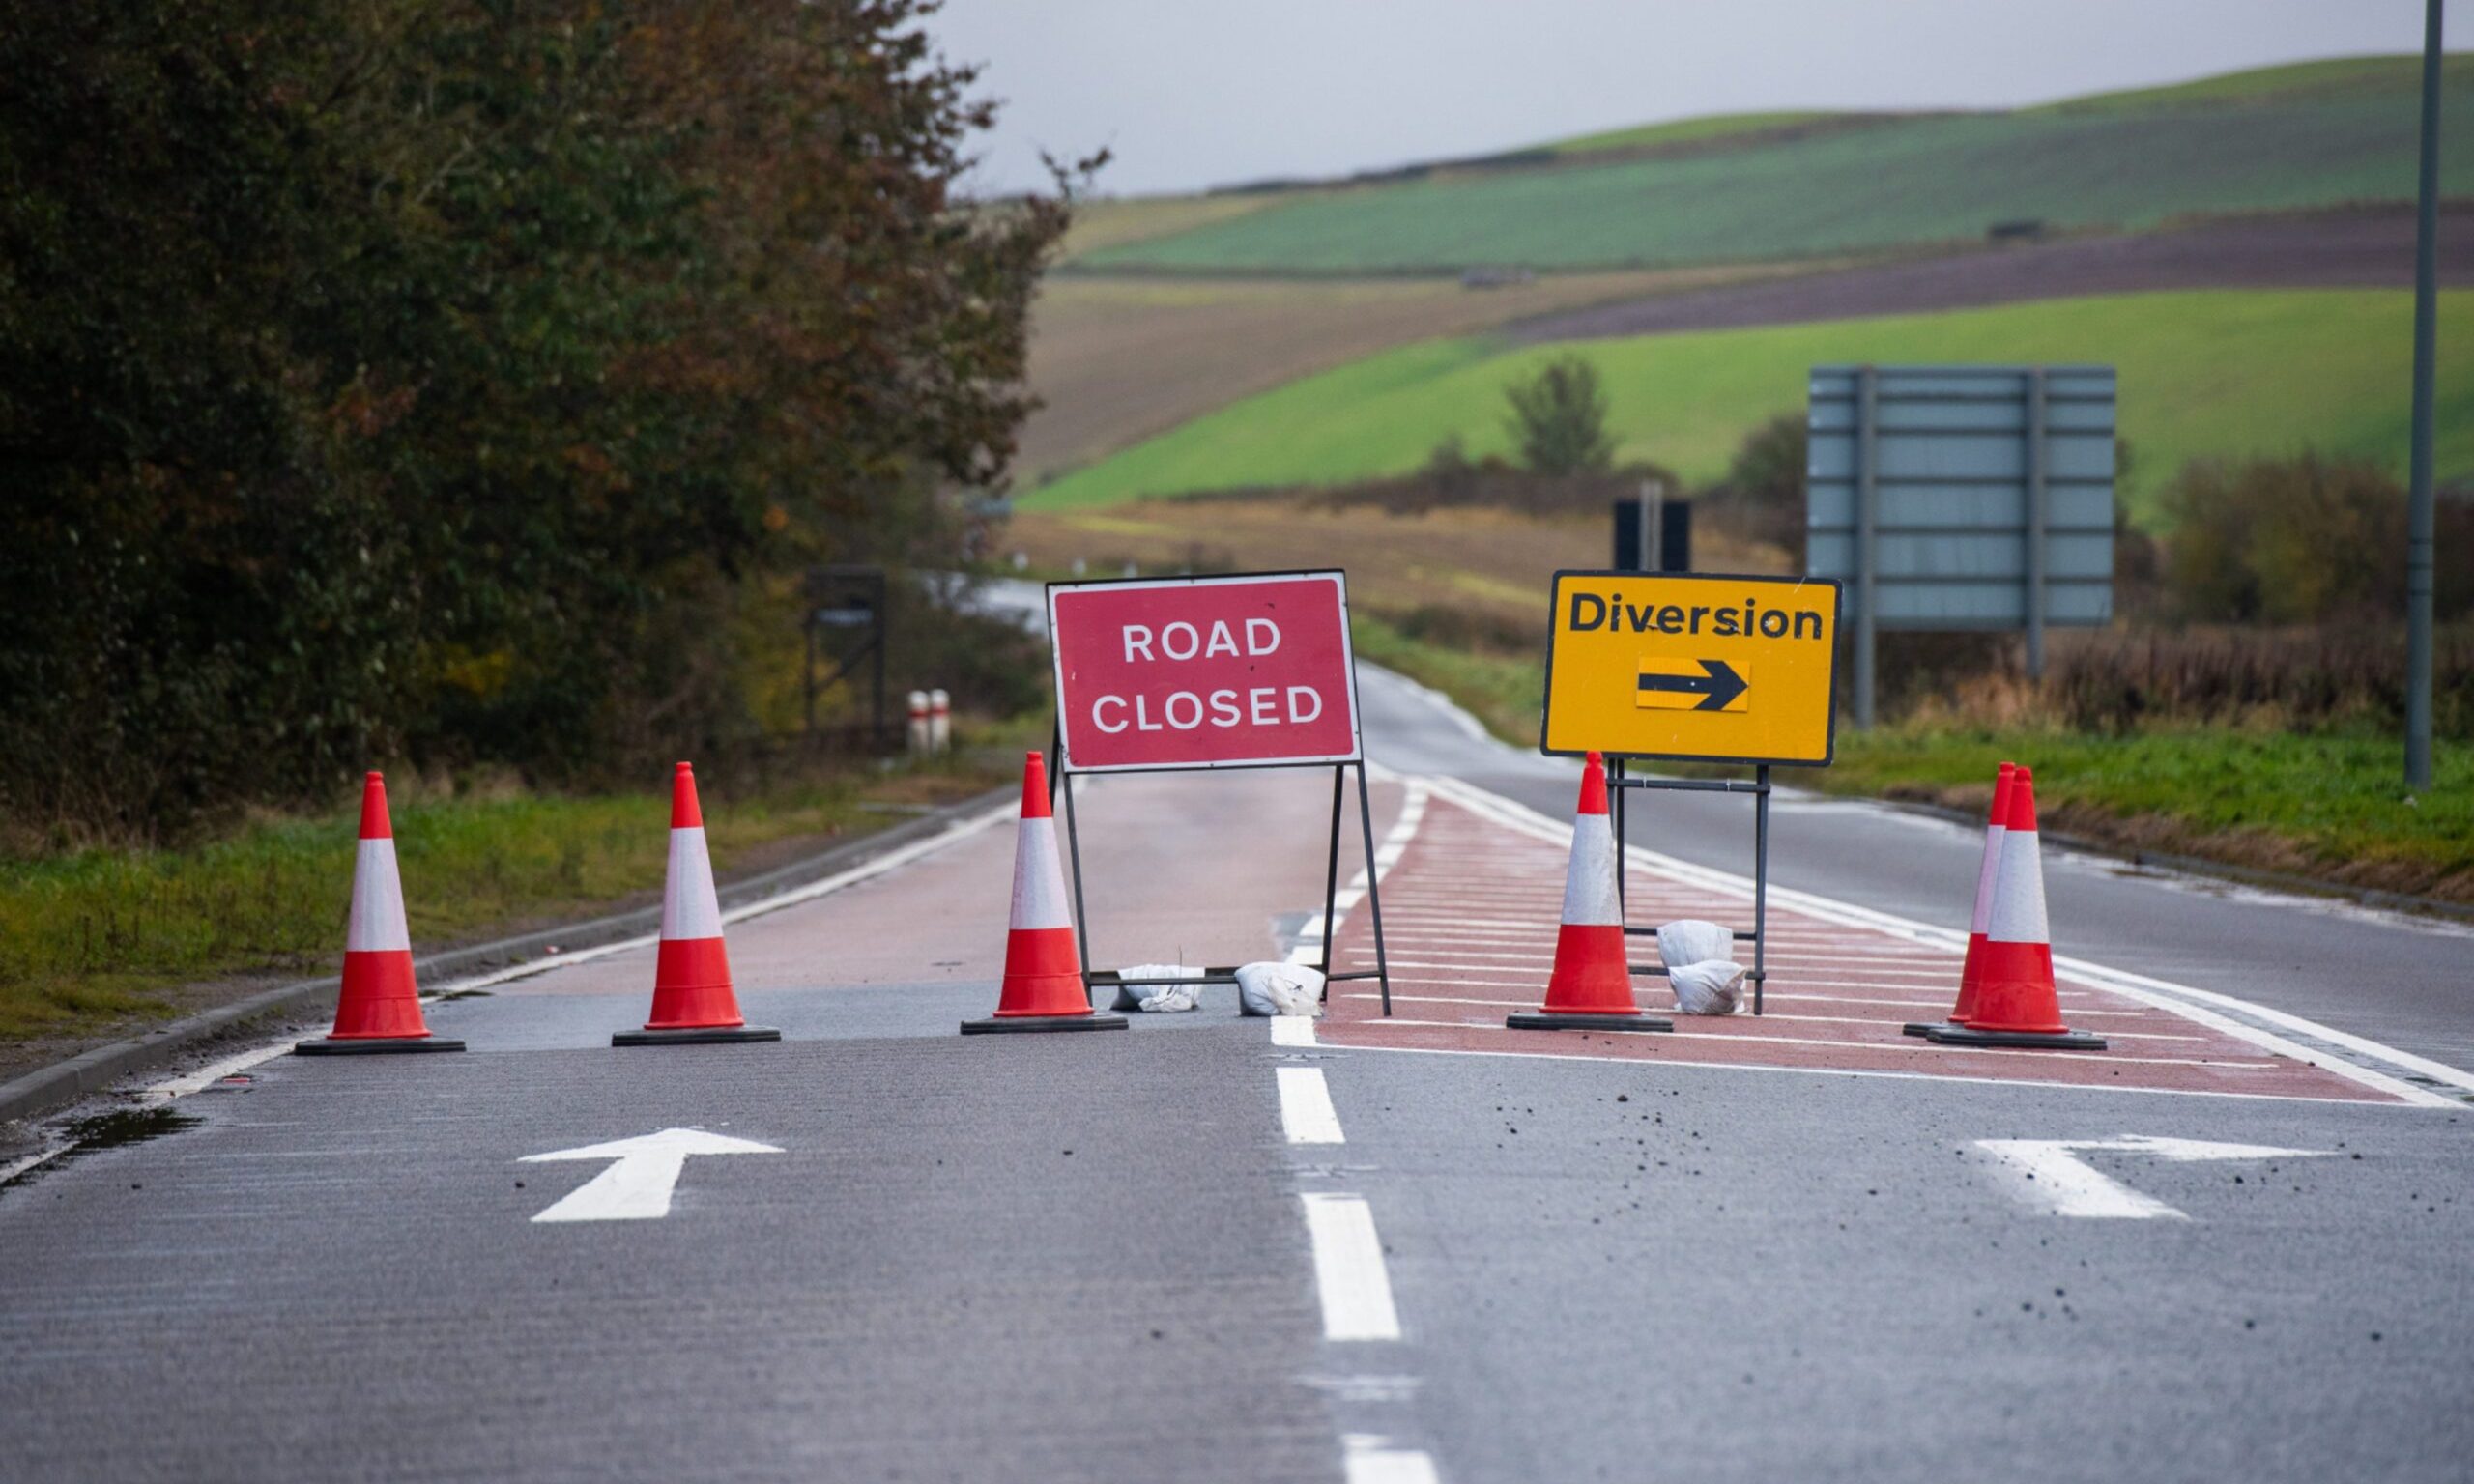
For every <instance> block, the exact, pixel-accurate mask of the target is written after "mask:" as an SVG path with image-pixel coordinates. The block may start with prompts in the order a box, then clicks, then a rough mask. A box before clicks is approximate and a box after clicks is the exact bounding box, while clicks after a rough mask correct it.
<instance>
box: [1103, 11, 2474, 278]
mask: <svg viewBox="0 0 2474 1484" xmlns="http://www.w3.org/2000/svg"><path fill="white" fill-rule="evenodd" d="M2446 93H2447V99H2446V101H2445V104H2444V109H2443V115H2442V118H2443V143H2442V146H2441V150H2440V159H2441V165H2442V186H2443V188H2444V189H2445V190H2448V191H2450V192H2452V193H2464V192H2469V191H2474V57H2458V58H2452V59H2450V62H2449V65H2448V68H2447V83H2446ZM2417 109H2418V97H2417V84H2416V70H2415V65H2414V63H2413V61H2412V59H2410V58H2365V59H2347V60H2345V61H2342V62H2339V63H2335V64H2327V65H2324V66H2322V67H2321V68H2320V70H2319V71H2316V72H2310V71H2306V72H2304V73H2302V74H2300V75H2299V76H2296V75H2282V76H2280V75H2279V74H2276V73H2270V74H2264V75H2263V74H2236V75H2235V76H2232V77H2227V78H2215V79H2206V80H2203V81H2201V82H2199V83H2194V84H2188V85H2185V86H2183V87H2179V88H2173V89H2167V90H2161V91H2152V92H2149V93H2144V94H2130V95H2114V96H2109V97H2107V98H2104V99H2100V100H2086V102H2085V103H2084V105H2083V104H2078V103H2064V104H2060V105H2054V106H2048V107H2044V108H2038V109H2029V110H2022V111H2018V112H2012V113H1982V114H1959V115H1936V116H1925V117H1915V118H1906V119H1896V120H1888V121H1884V122H1883V123H1881V124H1879V125H1877V126H1874V127H1868V128H1852V129H1824V130H1817V131H1814V132H1812V133H1810V134H1808V135H1806V136H1803V137H1798V138H1787V139H1777V138H1763V137H1761V136H1759V135H1758V134H1755V135H1750V136H1747V137H1746V139H1745V140H1744V142H1743V143H1742V144H1740V146H1738V147H1734V148H1724V149H1715V150H1709V151H1692V152H1686V153H1679V154H1674V155H1666V156H1655V157H1625V158H1611V159H1608V160H1605V161H1603V162H1592V161H1590V160H1589V158H1588V157H1586V156H1584V157H1581V158H1580V159H1579V160H1577V161H1575V162H1571V163H1564V162H1561V161H1558V162H1556V163H1552V164H1546V165H1540V166H1537V167H1532V168H1527V169H1516V170H1499V171H1485V172H1476V173H1453V174H1447V175H1444V176H1441V177H1438V178H1433V179H1428V180H1423V181H1412V182H1405V183H1401V184H1396V185H1369V186H1364V187H1359V188H1353V189H1345V190H1329V191H1318V192H1313V193H1305V194H1300V195H1298V196H1296V197H1294V198H1292V199H1289V200H1286V201H1283V202H1282V203H1281V204H1280V205H1278V206H1274V207H1271V208H1269V209H1267V210H1263V211H1259V212H1252V213H1249V214H1245V215H1243V216H1237V217H1232V218H1228V219H1224V220H1218V221H1213V222H1209V223H1204V224H1197V225H1195V226H1194V227H1192V228H1190V229H1187V230H1182V231H1173V232H1168V233H1165V234H1161V235H1157V236H1149V237H1145V238H1144V239H1142V240H1140V241H1136V242H1124V243H1115V244H1113V245H1109V246H1106V247H1102V248H1098V249H1096V250H1094V251H1092V252H1090V253H1087V254H1085V255H1084V256H1083V257H1081V258H1080V259H1079V263H1080V264H1081V266H1084V267H1088V268H1094V269H1100V268H1134V267H1140V268H1145V269H1151V270H1167V271H1187V272H1323V273H1353V272H1356V273H1362V272H1372V271H1454V270H1457V269H1460V268H1463V267H1466V266H1470V265H1477V264H1507V263H1510V264H1523V265H1527V266H1529V267H1533V268H1539V269H1574V268H1583V267H1632V266H1639V267H1672V266H1683V265H1689V264H1701V263H1719V262H1745V261H1761V260H1773V259H1790V258H1808V257H1819V256H1840V255H1847V254H1860V253H1866V252H1882V251H1890V250H1894V249H1898V248H1903V247H1913V246H1919V245H1925V244H1932V243H1954V242H1961V241H1969V242H1973V241H1981V240H1982V238H1983V235H1984V232H1985V229H1986V227H1987V226H1988V225H1989V224H1991V223H1994V222H1997V221H2006V220H2014V219H2022V218H2035V219H2040V220H2043V221H2045V222H2047V223H2049V224H2052V225H2054V226H2057V227H2060V228H2066V229H2082V228H2086V229H2093V228H2111V229H2120V230H2143V229H2146V228H2151V227H2154V226H2157V225H2159V224H2160V223H2164V222H2166V221H2169V220H2171V219H2173V218H2177V217H2185V216H2190V215H2195V214H2219V213H2231V212H2263V211H2290V210H2298V209H2305V208H2313V207H2329V206H2337V205H2342V204H2349V203H2358V202H2367V201H2403V200H2409V199H2411V198H2412V195H2413V192H2414V179H2415V140H2416V118H2417ZM1692 122H1695V121H1686V123H1685V124H1682V125H1670V126H1661V128H1669V129H1675V128H1688V127H1689V125H1690V124H1691V123H1692ZM1718 127H1721V128H1723V122H1722V121H1721V123H1720V124H1719V126H1718Z"/></svg>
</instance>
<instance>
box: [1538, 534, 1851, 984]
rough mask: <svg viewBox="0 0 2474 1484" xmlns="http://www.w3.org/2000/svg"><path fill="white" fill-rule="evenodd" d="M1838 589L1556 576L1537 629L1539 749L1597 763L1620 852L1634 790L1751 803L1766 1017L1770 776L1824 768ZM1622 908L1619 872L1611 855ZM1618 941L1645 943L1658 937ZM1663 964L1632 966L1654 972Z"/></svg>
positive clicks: (1755, 931) (1816, 584) (1715, 579)
mask: <svg viewBox="0 0 2474 1484" xmlns="http://www.w3.org/2000/svg"><path fill="white" fill-rule="evenodd" d="M1838 607H1839V587H1838V584H1836V583H1834V582H1829V581H1827V580H1823V579H1812V578H1795V577H1730V576H1718V575H1685V574H1682V573H1661V574H1656V575H1645V574H1642V573H1637V572H1558V573H1556V574H1555V585H1554V589H1553V609H1552V614H1551V616H1550V618H1549V619H1548V622H1547V630H1546V698H1545V705H1544V707H1543V715H1542V716H1541V718H1540V720H1539V738H1538V741H1539V751H1540V752H1543V753H1545V754H1547V755H1549V756H1565V757H1569V756H1582V755H1585V754H1588V753H1598V754H1602V755H1604V756H1605V757H1606V759H1607V761H1608V764H1609V767H1608V777H1607V783H1608V785H1610V786H1611V787H1613V788H1614V789H1615V790H1616V792H1615V838H1616V840H1617V842H1619V845H1621V844H1624V843H1625V842H1628V836H1627V833H1626V824H1627V822H1628V821H1627V817H1626V816H1627V813H1628V811H1627V809H1626V802H1627V795H1628V794H1629V793H1630V791H1631V790H1633V789H1636V788H1638V789H1650V790H1657V789H1671V790H1679V791H1686V792H1696V793H1748V794H1751V795H1752V796H1753V896H1752V928H1751V929H1750V930H1749V931H1746V930H1743V929H1740V928H1739V929H1736V930H1735V936H1736V938H1737V940H1738V941H1740V942H1749V943H1751V944H1752V972H1751V974H1750V976H1749V977H1750V978H1751V980H1752V1007H1753V1013H1755V1014H1759V1013H1761V1012H1762V1009H1763V1004H1762V1002H1763V993H1762V982H1763V980H1764V978H1765V976H1766V974H1767V969H1766V966H1765V964H1764V962H1763V958H1764V955H1765V953H1766V951H1767V947H1768V931H1769V770H1770V768H1771V767H1773V766H1778V765H1785V766H1790V767H1827V766H1828V765H1829V760H1830V756H1831V752H1832V750H1833V747H1834V745H1835V738H1836V733H1835V725H1836V724H1835V717H1836V710H1837V708H1836V705H1835V699H1836V692H1837V675H1838V664H1837V659H1838ZM1650 758H1655V759H1662V760H1674V761H1690V762H1713V763H1738V764H1745V765H1749V766H1751V767H1752V768H1753V770H1754V772H1753V780H1752V782H1750V783H1745V782H1743V781H1742V780H1740V779H1706V778H1649V777H1633V776H1630V773H1629V764H1630V763H1631V762H1633V761H1637V760H1642V759H1650ZM1616 860H1617V862H1618V867H1617V874H1616V887H1617V895H1618V899H1619V900H1622V899H1624V897H1625V895H1627V894H1626V891H1625V888H1626V886H1627V884H1628V876H1629V870H1628V861H1627V855H1626V851H1625V850H1624V849H1622V848H1619V849H1618V850H1617V852H1616ZM1624 931H1625V933H1626V934H1627V935H1629V936H1633V937H1651V936H1654V935H1655V934H1656V931H1657V929H1656V928H1635V927H1632V926H1630V925H1629V924H1628V923H1627V924H1626V925H1625V928H1624ZM1666 967H1667V966H1666V965H1663V964H1638V963H1636V964H1633V965H1632V966H1631V968H1632V972H1633V973H1635V974H1663V973H1664V972H1665V971H1666Z"/></svg>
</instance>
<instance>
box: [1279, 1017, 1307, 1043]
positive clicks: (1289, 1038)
mask: <svg viewBox="0 0 2474 1484" xmlns="http://www.w3.org/2000/svg"><path fill="white" fill-rule="evenodd" d="M1272 1044H1273V1045H1275V1046H1310V1045H1312V1044H1314V1021H1313V1019H1312V1017H1310V1016H1307V1015H1274V1016H1272Z"/></svg>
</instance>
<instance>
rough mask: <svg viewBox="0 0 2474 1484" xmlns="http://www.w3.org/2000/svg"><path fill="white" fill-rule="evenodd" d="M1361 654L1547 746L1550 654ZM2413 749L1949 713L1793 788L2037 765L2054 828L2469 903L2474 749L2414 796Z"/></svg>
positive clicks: (1520, 740)
mask: <svg viewBox="0 0 2474 1484" xmlns="http://www.w3.org/2000/svg"><path fill="white" fill-rule="evenodd" d="M1352 627H1353V629H1354V631H1355V633H1356V636H1357V639H1358V652H1359V653H1361V654H1363V655H1365V656H1366V658H1367V659H1370V660H1374V661H1376V662H1378V663H1380V664H1384V665H1388V666H1390V667H1392V668H1393V669H1395V670H1397V671H1401V672H1402V673H1404V674H1407V675H1409V676H1411V677H1412V678H1414V679H1417V680H1419V681H1421V682H1423V683H1424V684H1426V685H1430V686H1433V687H1434V688H1435V689H1437V690H1440V691H1442V692H1444V693H1445V694H1447V695H1449V696H1451V697H1452V698H1453V699H1454V700H1456V701H1458V702H1459V703H1460V704H1461V705H1462V706H1463V707H1464V708H1466V709H1467V710H1468V711H1469V712H1470V713H1471V714H1472V715H1474V716H1476V717H1477V718H1478V719H1479V720H1480V721H1481V722H1483V723H1484V724H1485V725H1486V728H1487V729H1488V730H1490V731H1492V732H1494V733H1495V734H1496V735H1497V736H1499V737H1501V738H1502V739H1503V740H1505V741H1506V742H1509V743H1510V744H1511V745H1513V746H1515V747H1520V748H1534V747H1536V746H1537V745H1538V714H1539V706H1540V704H1541V698H1542V694H1543V682H1544V673H1543V670H1542V662H1541V661H1540V660H1539V659H1535V658H1530V657H1527V656H1508V655H1484V654H1469V653H1463V652H1460V651H1457V650H1453V649H1449V648H1445V647H1442V646H1439V645H1436V644H1432V643H1426V642H1420V641H1417V640H1412V639H1409V638H1406V637H1404V636H1403V635H1401V634H1400V633H1399V632H1398V631H1397V630H1396V629H1394V628H1393V627H1392V626H1391V625H1389V624H1386V623H1384V622H1382V621H1381V620H1380V619H1370V618H1368V617H1367V616H1366V615H1365V614H1359V615H1357V616H1356V617H1355V618H1353V620H1352ZM2005 759H2006V760H2011V761H2017V762H2025V763H2028V764H2029V765H2030V766H2032V767H2033V768H2034V769H2035V770H2036V801H2037V806H2038V808H2039V809H2040V810H2041V811H2042V814H2043V817H2044V818H2045V819H2046V820H2048V821H2060V823H2059V824H2057V826H2056V827H2057V828H2061V827H2064V826H2066V827H2067V828H2068V829H2069V830H2071V831H2073V832H2077V833H2080V834H2084V835H2086V836H2088V837H2089V838H2092V839H2095V840H2098V841H2100V842H2102V841H2113V842H2134V841H2135V842H2140V843H2143V844H2144V845H2145V846H2146V847H2148V848H2151V849H2163V850H2166V851H2169V852H2177V853H2183V854H2189V855H2195V856H2201V857H2205V858H2209V859H2215V860H2220V861H2224V862H2226V863H2228V864H2230V865H2236V866H2250V867H2259V868H2266V869H2271V870H2285V871H2292V872H2299V873H2304V874H2311V875H2317V876H2321V877H2325V878H2328V879H2332V880H2334V879H2345V880H2349V881H2351V882H2353V883H2355V884H2358V885H2376V886H2379V887H2382V888H2383V889H2386V890H2391V891H2399V892H2405V893H2409V894H2411V893H2422V894H2432V895H2441V896H2447V897H2451V898H2453V899H2459V900H2474V745H2469V744H2466V743H2463V742H2449V741H2442V742H2441V743H2440V744H2439V746H2438V748H2437V749H2436V756H2434V758H2433V772H2434V775H2435V777H2434V781H2433V782H2434V786H2433V787H2432V788H2431V790H2430V791H2429V792H2427V793H2425V794H2423V795H2422V796H2420V797H2419V798H2415V799H2413V800H2411V801H2410V802H2409V801H2408V800H2407V797H2406V795H2405V790H2404V788H2403V787H2402V784H2401V783H2400V780H2399V774H2400V772H2401V770H2402V744H2401V743H2400V742H2399V740H2398V738H2397V737H2396V736H2395V735H2393V734H2389V733H2383V732H2378V731H2373V730H2371V729H2368V728H2346V729H2340V730H2331V731H2316V732H2300V733H2297V732H2291V731H2285V730H2256V731H2255V730H2244V729H2240V728H2217V727H2191V726H2172V727H2158V728H2152V729H2148V730H2143V731H2138V732H2134V733H2131V734H2129V735H2127V736H2099V735H2092V734H2088V733H2081V732H2072V731H2066V730H2061V729H2057V728H2018V729H1996V728H1967V727H1957V726H1951V725H1947V724H1940V725H1910V726H1894V727H1884V728H1879V729H1877V730H1874V731H1872V732H1858V731H1853V730H1850V729H1848V728H1845V726H1844V725H1843V724H1842V726H1841V728H1840V730H1839V733H1838V745H1837V756H1836V760H1835V761H1834V762H1833V763H1832V764H1831V766H1829V767H1827V768H1797V769H1793V770H1790V772H1789V773H1788V774H1787V775H1786V781H1787V782H1789V783H1791V784H1794V785H1796V786H1798V787H1805V788H1814V789H1818V790H1820V791H1823V792H1826V793H1841V794H1861V795H1870V796H1889V797H1898V798H1909V799H1920V800H1927V801H1931V802H1936V803H1942V804H1945V805H1951V806H1956V807H1962V808H1968V809H1973V810H1980V809H1982V808H1983V807H1984V806H1985V804H1986V802H1987V800H1988V799H1989V798H1990V796H1991V792H1992V779H1993V774H1994V769H1995V768H1996V767H1997V766H1998V765H1999V764H2000V763H2001V762H2002V761H2004V760H2005Z"/></svg>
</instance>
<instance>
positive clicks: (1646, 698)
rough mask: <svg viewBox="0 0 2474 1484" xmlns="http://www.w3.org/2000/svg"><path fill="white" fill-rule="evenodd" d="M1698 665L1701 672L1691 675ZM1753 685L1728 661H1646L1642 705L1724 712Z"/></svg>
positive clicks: (1644, 662)
mask: <svg viewBox="0 0 2474 1484" xmlns="http://www.w3.org/2000/svg"><path fill="white" fill-rule="evenodd" d="M1694 665H1698V666H1699V667H1701V673H1699V674H1697V675H1696V674H1692V673H1689V672H1688V671H1689V667H1691V666H1694ZM1751 688H1752V687H1751V683H1750V682H1749V681H1747V680H1745V679H1744V677H1743V676H1741V675H1740V674H1738V673H1736V668H1735V667H1734V666H1732V665H1730V664H1728V663H1727V662H1726V661H1724V660H1643V661H1642V662H1641V687H1640V704H1641V705H1644V706H1652V707H1656V708H1658V709H1661V710H1672V711H1724V710H1726V709H1727V708H1728V707H1730V706H1732V705H1734V704H1735V703H1736V702H1737V701H1738V700H1740V699H1742V697H1743V694H1744V693H1745V692H1746V691H1748V690H1750V689H1751ZM1695 696H1697V697H1699V698H1700V699H1699V700H1697V701H1695V700H1693V699H1690V698H1692V697H1695Z"/></svg>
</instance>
